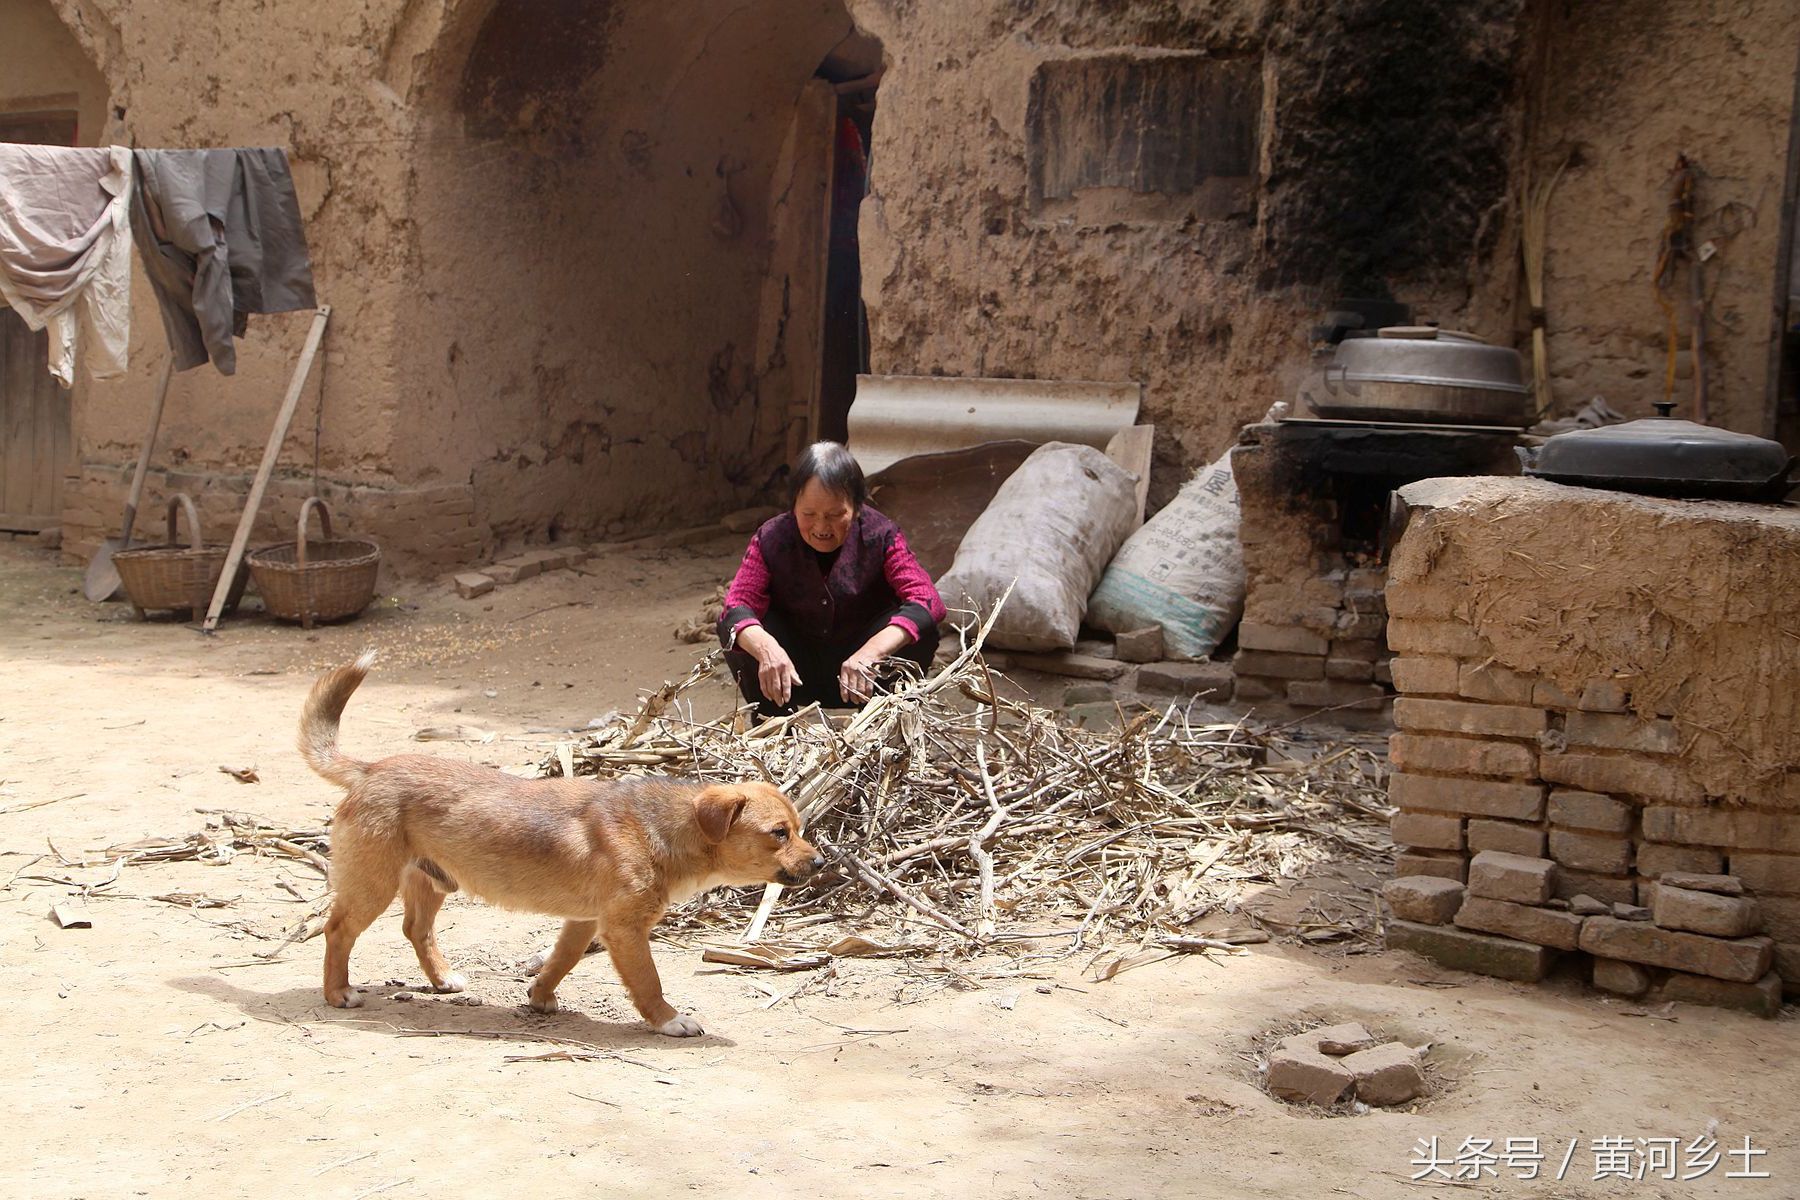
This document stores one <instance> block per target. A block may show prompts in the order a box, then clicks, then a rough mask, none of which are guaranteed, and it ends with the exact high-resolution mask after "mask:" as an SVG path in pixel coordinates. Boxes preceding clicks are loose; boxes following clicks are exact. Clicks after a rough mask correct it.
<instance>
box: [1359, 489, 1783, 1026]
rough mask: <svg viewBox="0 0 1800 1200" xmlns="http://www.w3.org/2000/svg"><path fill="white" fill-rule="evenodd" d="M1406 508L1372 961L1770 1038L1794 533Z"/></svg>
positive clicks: (1604, 506)
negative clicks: (1469, 975)
mask: <svg viewBox="0 0 1800 1200" xmlns="http://www.w3.org/2000/svg"><path fill="white" fill-rule="evenodd" d="M1399 498H1400V502H1401V505H1402V506H1403V507H1404V508H1405V510H1406V512H1407V514H1408V516H1407V523H1406V530H1405V534H1404V536H1403V537H1401V538H1400V539H1399V542H1398V545H1397V546H1396V547H1395V549H1394V553H1393V556H1392V561H1391V563H1390V570H1389V581H1388V587H1387V593H1386V599H1387V612H1388V614H1389V617H1390V620H1389V622H1388V629H1387V636H1388V640H1389V643H1390V645H1391V646H1392V647H1393V649H1394V651H1395V653H1396V657H1395V658H1394V659H1393V660H1392V676H1393V680H1394V683H1395V686H1396V687H1397V688H1398V690H1399V692H1400V693H1401V695H1400V698H1399V699H1398V700H1397V701H1395V702H1394V706H1393V716H1394V721H1395V724H1396V725H1398V727H1399V730H1400V732H1398V733H1396V734H1395V735H1394V736H1393V738H1392V744H1391V759H1392V763H1393V767H1394V774H1393V776H1392V779H1391V783H1390V790H1389V799H1390V801H1391V802H1392V803H1393V804H1394V806H1395V808H1396V809H1397V810H1398V811H1397V812H1396V814H1395V816H1394V818H1393V837H1394V842H1395V845H1396V847H1397V851H1398V852H1397V856H1396V862H1395V873H1396V876H1397V878H1396V879H1395V880H1394V882H1393V883H1391V884H1390V885H1389V898H1390V904H1391V906H1392V909H1393V912H1394V916H1395V918H1396V919H1395V920H1394V921H1392V922H1391V923H1390V926H1389V929H1388V941H1389V944H1390V945H1391V946H1398V947H1403V948H1407V949H1413V950H1417V951H1419V952H1421V953H1424V954H1427V955H1429V956H1431V957H1433V958H1436V959H1437V960H1438V961H1440V962H1443V963H1445V964H1446V965H1452V966H1456V967H1458V968H1462V969H1467V970H1475V971H1481V972H1484V973H1487V974H1492V975H1498V976H1502V977H1505V978H1511V979H1519V980H1525V981H1531V980H1537V979H1541V978H1543V977H1544V976H1545V975H1546V973H1548V972H1549V971H1550V970H1551V969H1552V967H1553V966H1554V965H1555V963H1556V961H1557V960H1558V959H1559V958H1560V959H1562V960H1563V961H1565V962H1568V963H1572V964H1573V965H1574V967H1575V969H1576V970H1577V971H1578V972H1579V973H1581V975H1582V976H1583V977H1584V978H1586V979H1588V980H1591V982H1592V983H1593V984H1594V986H1596V987H1598V988H1601V989H1604V990H1607V991H1612V992H1617V993H1620V994H1624V995H1630V996H1638V997H1651V998H1654V999H1658V1000H1684V1001H1697V1002H1703V1003H1711V1004H1722V1005H1730V1006H1734V1007H1740V1008H1745V1009H1748V1010H1750V1011H1753V1012H1757V1013H1761V1014H1763V1015H1774V1013H1775V1012H1776V1011H1778V1010H1779V1007H1780V1004H1781V999H1782V993H1783V990H1784V988H1785V990H1786V992H1787V994H1788V995H1789V996H1790V997H1792V996H1793V995H1794V994H1795V993H1796V990H1797V988H1800V508H1797V507H1795V506H1793V505H1772V504H1739V503H1727V502H1722V501H1694V500H1666V499H1654V498H1650V497H1644V496H1634V495H1629V494H1625V493H1620V492H1607V491H1598V490H1593V489H1589V488H1576V487H1565V486H1562V485H1560V484H1555V483H1549V482H1546V481H1543V480H1534V479H1482V480H1455V479H1442V480H1432V481H1429V482H1425V483H1420V484H1417V485H1413V486H1410V487H1408V488H1406V489H1404V490H1403V491H1402V492H1401V493H1400V497H1399Z"/></svg>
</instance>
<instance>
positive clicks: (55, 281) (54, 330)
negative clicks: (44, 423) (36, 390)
mask: <svg viewBox="0 0 1800 1200" xmlns="http://www.w3.org/2000/svg"><path fill="white" fill-rule="evenodd" d="M131 188H132V170H131V151H130V150H128V149H126V148H125V147H123V146H106V147H100V148H89V147H77V146H27V145H19V144H14V143H0V300H4V301H5V303H6V304H7V305H8V306H10V307H11V308H12V309H13V310H14V311H16V312H17V313H18V314H19V315H20V316H21V317H23V318H24V319H25V323H26V324H27V325H29V326H30V327H31V328H32V329H48V330H49V331H50V374H52V375H54V376H55V377H56V378H57V380H58V381H60V382H61V383H62V385H63V386H64V387H69V386H70V385H72V384H73V383H74V382H75V363H76V361H77V359H78V358H79V359H80V360H81V361H82V362H83V363H84V365H85V366H86V368H87V373H88V374H89V376H91V377H92V378H94V379H110V378H113V377H114V376H118V375H123V374H124V373H125V356H126V352H127V349H128V347H129V343H130V340H131Z"/></svg>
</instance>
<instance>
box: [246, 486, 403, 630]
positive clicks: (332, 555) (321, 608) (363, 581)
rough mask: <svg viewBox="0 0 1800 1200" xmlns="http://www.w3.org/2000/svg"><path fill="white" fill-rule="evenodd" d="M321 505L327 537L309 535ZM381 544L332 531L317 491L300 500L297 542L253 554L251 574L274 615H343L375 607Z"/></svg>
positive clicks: (308, 619)
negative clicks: (311, 520) (310, 522)
mask: <svg viewBox="0 0 1800 1200" xmlns="http://www.w3.org/2000/svg"><path fill="white" fill-rule="evenodd" d="M315 508H317V509H318V510H319V529H320V532H321V533H323V534H324V537H323V539H322V540H319V541H308V540H307V538H306V521H307V518H308V517H309V516H311V515H312V511H313V509H315ZM380 567H381V548H380V547H379V546H377V545H376V544H375V543H374V542H370V541H364V540H362V539H360V538H343V539H334V538H333V537H332V536H331V509H330V508H329V507H327V506H326V504H325V502H324V501H323V500H321V499H319V498H318V497H317V496H313V497H310V498H309V499H308V500H307V501H306V503H304V504H302V505H301V506H300V523H299V527H298V528H297V529H296V530H295V536H294V543H293V545H291V546H290V545H286V544H283V545H279V546H266V547H264V548H263V549H261V550H257V551H254V552H253V553H252V554H251V555H250V574H251V575H253V576H254V577H255V578H256V590H257V591H259V592H261V593H262V598H263V604H264V606H265V607H267V608H268V610H269V613H270V615H271V616H276V617H280V618H281V619H282V620H284V621H298V622H300V625H301V627H302V628H305V629H311V628H312V627H313V622H314V621H342V620H344V619H346V618H348V617H354V616H355V615H356V614H357V613H359V612H361V611H362V610H363V609H365V608H367V607H369V601H371V600H373V599H374V598H375V573H376V571H378V570H379V569H380Z"/></svg>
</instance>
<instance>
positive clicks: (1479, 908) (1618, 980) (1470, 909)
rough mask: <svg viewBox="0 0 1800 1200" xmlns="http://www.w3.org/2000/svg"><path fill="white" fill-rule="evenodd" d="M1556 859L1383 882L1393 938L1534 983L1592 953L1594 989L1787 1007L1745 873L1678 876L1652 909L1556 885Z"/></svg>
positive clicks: (1486, 861) (1494, 853)
mask: <svg viewBox="0 0 1800 1200" xmlns="http://www.w3.org/2000/svg"><path fill="white" fill-rule="evenodd" d="M1560 873H1561V868H1560V867H1559V866H1558V865H1557V864H1556V863H1555V862H1552V861H1551V860H1550V859H1547V858H1534V857H1527V856H1525V855H1519V854H1509V853H1506V852H1504V851H1499V850H1484V851H1481V852H1480V853H1478V854H1476V855H1475V856H1474V858H1473V859H1471V860H1470V863H1469V879H1468V884H1467V886H1466V887H1465V886H1464V885H1463V884H1461V883H1459V882H1457V881H1456V880H1453V879H1445V878H1442V877H1440V876H1434V875H1423V876H1404V877H1401V878H1398V879H1395V880H1393V881H1392V882H1390V883H1389V884H1388V885H1387V888H1386V890H1385V896H1386V898H1387V901H1388V906H1389V908H1390V909H1391V910H1392V913H1393V920H1392V921H1391V923H1390V924H1389V927H1388V944H1389V945H1390V946H1393V947H1396V948H1400V949H1407V950H1413V951H1416V952H1418V953H1421V954H1424V955H1426V956H1427V957H1430V958H1433V959H1436V960H1437V961H1439V962H1441V963H1443V964H1444V965H1446V966H1452V967H1456V968H1458V969H1461V970H1467V971H1477V972H1480V973H1482V974H1486V975H1495V976H1499V977H1500V978H1503V979H1516V980H1521V981H1524V982H1535V981H1537V980H1539V979H1542V978H1543V977H1544V975H1545V974H1546V973H1547V972H1548V971H1549V969H1550V966H1551V964H1552V963H1553V962H1554V960H1555V959H1556V957H1557V956H1558V955H1559V954H1562V953H1569V952H1578V953H1582V954H1585V955H1588V956H1591V963H1592V968H1591V969H1592V979H1593V983H1594V986H1595V987H1597V988H1600V989H1602V990H1604V991H1609V992H1615V993H1618V994H1620V995H1626V996H1632V997H1644V998H1649V999H1655V1000H1683V1001H1687V1002H1690V1003H1698V1004H1715V1005H1723V1006H1727V1007H1732V1008H1741V1009H1745V1010H1748V1011H1750V1012H1754V1013H1757V1014H1759V1015H1761V1016H1766V1017H1772V1016H1774V1015H1775V1014H1776V1013H1778V1012H1779V1011H1780V1010H1781V977H1780V976H1779V975H1778V974H1776V972H1775V971H1774V970H1773V969H1772V967H1773V964H1774V957H1775V943H1774V941H1773V940H1772V939H1771V938H1768V937H1765V936H1761V935H1760V933H1759V930H1760V928H1761V913H1760V910H1759V908H1758V905H1757V901H1756V900H1755V899H1754V898H1753V897H1751V896H1749V895H1747V894H1746V891H1745V888H1744V887H1743V883H1742V881H1741V880H1738V879H1736V878H1734V877H1732V876H1725V875H1693V874H1687V873H1681V872H1670V873H1669V875H1668V876H1666V877H1665V879H1664V880H1663V881H1662V882H1661V883H1660V884H1658V885H1657V886H1656V888H1655V903H1654V906H1653V907H1652V908H1645V907H1643V906H1641V905H1635V904H1626V903H1622V902H1615V903H1613V904H1611V905H1608V904H1606V903H1605V902H1604V901H1602V900H1599V899H1597V898H1595V897H1592V896H1588V895H1585V894H1577V895H1576V896H1575V897H1574V898H1573V899H1572V900H1563V899H1559V898H1558V897H1557V896H1555V895H1554V893H1555V892H1556V891H1557V890H1559V889H1558V886H1557V880H1558V876H1559V874H1560Z"/></svg>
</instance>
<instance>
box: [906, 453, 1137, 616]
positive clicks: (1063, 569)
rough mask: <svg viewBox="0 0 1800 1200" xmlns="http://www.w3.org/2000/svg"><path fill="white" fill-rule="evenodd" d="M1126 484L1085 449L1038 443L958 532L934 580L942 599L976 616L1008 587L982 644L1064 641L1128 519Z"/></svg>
mask: <svg viewBox="0 0 1800 1200" xmlns="http://www.w3.org/2000/svg"><path fill="white" fill-rule="evenodd" d="M1134 483H1135V481H1134V480H1133V478H1132V476H1131V473H1130V472H1129V471H1127V470H1125V469H1124V468H1123V467H1121V466H1119V464H1117V463H1115V462H1113V461H1112V459H1110V458H1108V457H1106V455H1104V454H1102V453H1100V451H1098V450H1096V449H1094V448H1093V447H1092V446H1077V445H1071V444H1070V443H1068V442H1049V443H1046V444H1045V445H1042V446H1039V447H1038V448H1037V449H1036V450H1035V451H1033V452H1032V455H1031V457H1030V458H1028V459H1026V460H1025V461H1024V462H1023V463H1021V464H1019V469H1018V470H1016V471H1014V472H1013V473H1012V475H1011V476H1010V477H1009V478H1008V479H1007V481H1006V482H1005V483H1003V484H1001V485H1000V490H999V491H998V492H996V493H995V494H994V499H993V500H992V501H991V502H990V503H989V504H988V506H987V509H986V511H984V512H983V513H982V514H981V516H979V517H977V518H976V519H975V523H974V524H973V525H971V526H969V532H968V533H966V534H964V535H963V540H962V544H961V545H960V546H958V547H957V550H956V561H955V562H953V563H952V564H951V565H950V569H949V570H948V571H946V572H945V573H944V577H943V578H942V579H940V580H939V581H938V591H939V592H940V593H941V594H942V595H943V597H944V602H945V603H946V604H948V605H949V606H950V607H951V608H961V609H969V610H973V611H977V612H981V613H983V614H985V613H987V612H988V611H989V610H990V609H992V607H993V606H994V604H995V602H996V601H998V600H999V599H1000V597H1001V596H1002V595H1003V594H1004V593H1005V592H1006V589H1007V585H1009V584H1012V585H1013V591H1012V596H1011V597H1010V598H1009V599H1008V600H1007V602H1006V607H1005V608H1004V609H1003V610H1001V613H1000V617H999V619H998V620H997V621H996V622H995V623H994V628H993V630H992V631H991V632H990V633H989V634H988V644H989V645H992V646H997V647H1000V648H1001V649H1006V650H1066V649H1068V648H1069V647H1071V646H1073V645H1074V644H1075V636H1076V633H1077V631H1079V630H1080V628H1081V618H1082V614H1083V611H1084V610H1085V609H1086V607H1087V598H1088V593H1089V592H1091V591H1093V590H1094V584H1095V583H1096V582H1097V581H1098V580H1099V578H1100V575H1101V573H1102V572H1103V571H1105V570H1106V564H1107V562H1108V561H1110V560H1111V559H1112V556H1113V555H1114V553H1116V552H1117V551H1118V549H1119V546H1120V544H1121V543H1122V542H1124V540H1125V535H1126V534H1127V533H1128V532H1129V531H1130V529H1131V522H1132V521H1133V520H1134V519H1135V518H1136V516H1137V497H1136V493H1135V491H1134ZM1015 580H1017V583H1016V584H1015V583H1014V581H1015Z"/></svg>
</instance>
